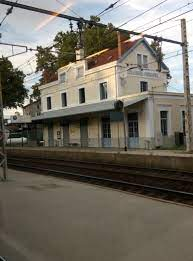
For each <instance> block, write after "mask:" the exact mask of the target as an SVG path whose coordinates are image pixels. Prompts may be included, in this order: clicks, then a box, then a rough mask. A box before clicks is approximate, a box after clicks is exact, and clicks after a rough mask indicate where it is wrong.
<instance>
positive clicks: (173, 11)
mask: <svg viewBox="0 0 193 261" xmlns="http://www.w3.org/2000/svg"><path fill="white" fill-rule="evenodd" d="M192 4H193V2H191V3H188V4H186V5H183V6H181V7H179V8H177V9H175V10H172V11H170V12H168V13H166V14H164V15H162V16H160V17H158V18H156V19H153V20H151V21H150V22H148V23H145V24H143V25H141V26H138V27H137V28H135V29H134V30H138V29H139V28H141V27H144V26H146V25H148V24H151V23H153V22H155V21H157V20H160V19H162V18H163V17H166V16H168V15H170V14H172V13H175V12H177V11H179V10H181V9H183V8H185V7H187V6H189V5H192Z"/></svg>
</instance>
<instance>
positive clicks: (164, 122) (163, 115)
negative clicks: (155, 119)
mask: <svg viewBox="0 0 193 261" xmlns="http://www.w3.org/2000/svg"><path fill="white" fill-rule="evenodd" d="M160 119H161V133H162V135H163V136H168V111H160Z"/></svg>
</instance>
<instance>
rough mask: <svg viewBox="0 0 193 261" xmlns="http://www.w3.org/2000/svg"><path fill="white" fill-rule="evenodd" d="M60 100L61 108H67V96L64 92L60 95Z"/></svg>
mask: <svg viewBox="0 0 193 261" xmlns="http://www.w3.org/2000/svg"><path fill="white" fill-rule="evenodd" d="M61 99H62V107H66V106H67V95H66V92H64V93H62V94H61Z"/></svg>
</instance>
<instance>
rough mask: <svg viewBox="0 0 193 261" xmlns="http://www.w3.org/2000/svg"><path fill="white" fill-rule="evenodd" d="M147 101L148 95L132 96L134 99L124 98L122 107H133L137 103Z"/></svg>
mask: <svg viewBox="0 0 193 261" xmlns="http://www.w3.org/2000/svg"><path fill="white" fill-rule="evenodd" d="M146 99H148V94H145V95H144V94H143V95H139V96H134V97H128V98H127V97H126V98H124V99H123V102H124V107H125V108H126V107H128V106H130V105H133V104H135V103H138V102H140V101H144V100H146Z"/></svg>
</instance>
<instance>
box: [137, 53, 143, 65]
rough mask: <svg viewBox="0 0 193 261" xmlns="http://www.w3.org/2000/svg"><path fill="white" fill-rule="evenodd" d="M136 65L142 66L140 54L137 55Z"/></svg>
mask: <svg viewBox="0 0 193 261" xmlns="http://www.w3.org/2000/svg"><path fill="white" fill-rule="evenodd" d="M137 65H139V66H142V55H141V54H138V55H137Z"/></svg>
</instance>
